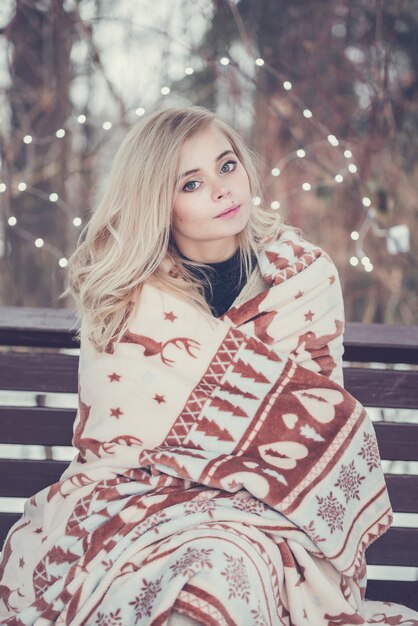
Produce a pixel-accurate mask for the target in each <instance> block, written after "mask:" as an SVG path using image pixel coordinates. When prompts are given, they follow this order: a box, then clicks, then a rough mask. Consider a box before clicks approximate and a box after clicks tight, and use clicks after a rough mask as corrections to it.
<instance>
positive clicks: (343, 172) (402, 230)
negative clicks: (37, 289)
mask: <svg viewBox="0 0 418 626" xmlns="http://www.w3.org/2000/svg"><path fill="white" fill-rule="evenodd" d="M218 62H219V63H220V65H222V66H225V67H226V66H229V65H231V66H233V65H235V62H234V61H233V60H232V59H231V58H230V57H227V56H223V57H221V58H220V59H219V61H218ZM253 62H254V64H255V65H256V66H257V67H258V68H264V69H265V70H267V71H270V72H273V73H274V74H276V76H278V73H277V72H276V70H274V68H271V67H269V66H268V65H267V64H266V63H265V61H264V59H262V58H260V57H257V58H255V59H254V60H253ZM184 73H185V75H189V76H190V75H192V74H193V73H194V69H193V67H192V66H187V67H186V68H185V69H184ZM282 87H283V90H284V91H285V92H287V93H289V94H290V93H291V94H292V100H293V102H294V103H295V104H296V105H297V106H298V107H299V109H300V111H301V114H302V116H303V117H304V118H305V119H307V120H311V121H314V120H315V116H314V113H313V112H312V111H311V109H309V108H308V107H307V106H306V105H305V104H304V103H303V102H302V100H301V99H300V98H299V97H298V96H297V94H295V92H294V89H293V85H292V83H291V82H290V81H289V80H283V81H282ZM171 92H172V89H171V88H170V86H168V85H163V86H162V87H161V88H160V93H161V95H162V96H163V97H165V96H168V95H169V94H170V93H171ZM132 112H134V114H135V115H136V116H137V117H142V116H143V115H145V114H146V109H145V108H144V107H143V106H139V107H137V108H136V109H135V110H134V111H133V109H132V111H128V113H132ZM86 124H89V125H90V126H91V127H94V128H96V129H97V128H101V129H102V130H103V131H105V132H108V131H110V130H111V129H112V128H113V127H114V125H113V123H112V122H111V121H110V120H104V121H103V122H101V123H97V122H95V121H92V120H89V119H88V118H87V116H86V115H85V114H79V115H77V116H71V118H69V119H68V121H67V123H66V124H65V125H64V126H63V127H61V128H58V129H57V130H56V131H55V133H53V134H51V135H49V136H44V137H42V138H38V137H35V136H34V135H33V134H30V133H25V134H24V135H22V137H21V141H22V142H23V143H24V144H25V145H27V146H29V145H31V144H34V145H42V144H45V143H48V142H50V141H51V139H53V138H54V137H55V138H56V139H58V140H61V139H63V138H64V137H65V136H66V135H67V133H70V132H71V131H72V130H74V127H75V126H77V125H79V126H81V125H86ZM316 128H319V129H320V130H321V132H322V133H323V135H324V137H323V138H322V139H320V140H317V141H315V142H312V143H311V144H309V145H306V146H303V147H302V146H301V147H299V148H297V149H295V150H294V151H292V152H290V153H288V154H286V155H285V156H284V157H283V158H282V159H280V160H279V161H278V162H277V163H276V164H275V165H274V167H273V168H272V169H271V172H270V174H271V179H270V181H266V188H267V189H268V187H269V186H270V184H271V183H272V182H273V181H274V179H276V178H277V177H279V176H280V175H281V174H282V173H283V170H284V169H285V168H286V167H287V166H288V165H289V164H290V163H292V161H294V160H297V159H300V160H302V159H306V158H307V155H309V154H310V153H312V152H313V151H314V150H315V151H316V150H318V149H320V148H322V147H324V146H327V147H329V146H331V147H333V148H335V149H336V150H338V152H339V154H340V156H341V157H342V160H343V159H345V163H344V165H343V166H342V167H340V168H339V171H338V172H337V173H335V174H334V175H333V176H332V177H330V178H324V179H322V180H319V181H318V180H317V181H312V180H311V181H309V180H305V181H304V182H303V183H302V184H301V185H299V186H297V187H294V188H291V189H288V190H287V191H286V193H285V194H282V197H281V198H280V199H279V198H275V199H273V200H272V201H271V202H270V208H271V209H272V210H278V209H280V207H281V206H282V202H283V200H284V199H285V198H286V197H287V196H290V195H294V194H296V193H300V192H311V191H314V190H315V189H317V188H319V187H321V186H330V185H339V184H342V183H343V182H345V181H347V177H350V176H356V175H357V176H358V166H357V164H356V163H355V160H354V156H353V151H352V148H351V146H350V145H349V144H348V143H347V142H346V141H342V140H340V139H339V138H337V137H336V136H335V135H334V134H332V133H331V132H329V131H328V129H326V128H325V127H324V126H323V124H322V123H319V122H318V120H316ZM0 174H1V163H0ZM10 187H11V188H10V189H8V186H7V184H6V183H5V182H4V181H1V180H0V194H3V193H5V192H6V191H9V195H10V197H11V198H13V197H14V195H15V194H17V193H19V194H21V193H28V194H32V195H34V196H37V197H38V198H40V199H41V200H45V201H49V202H52V203H56V204H57V205H58V206H59V207H60V208H61V209H62V210H64V211H65V212H66V213H67V214H68V216H69V217H70V218H71V219H72V225H73V226H74V227H75V228H77V229H78V228H80V226H82V223H83V221H82V218H81V217H72V212H71V209H70V207H69V206H68V205H67V204H66V203H65V202H64V201H63V200H62V199H61V198H60V197H59V195H58V193H57V192H51V193H49V194H45V193H44V192H43V191H41V190H39V189H38V188H36V187H34V186H32V185H31V184H30V183H29V182H25V181H24V180H19V182H17V183H13V182H12V183H11V184H10ZM261 202H262V200H261V198H259V197H255V198H253V204H254V205H260V204H261ZM361 207H362V208H363V209H364V219H363V222H362V223H361V224H360V225H359V227H358V230H355V231H353V232H352V233H351V235H350V237H351V240H352V241H353V244H354V254H353V255H352V256H351V257H350V259H349V263H350V265H351V266H352V267H358V268H359V269H361V268H363V270H364V271H365V272H371V271H372V270H373V263H372V262H371V260H370V259H369V257H368V256H367V255H366V253H365V252H364V240H365V237H366V235H367V234H368V233H369V232H370V231H371V232H372V233H373V234H374V235H375V236H378V237H385V238H386V240H387V249H388V252H389V254H398V253H400V252H407V251H409V229H408V226H407V225H406V224H398V225H395V226H392V227H391V228H387V229H382V228H380V227H379V225H378V220H377V213H376V211H375V209H374V208H373V207H372V201H371V199H370V198H369V197H368V196H364V197H363V198H362V199H361ZM7 224H8V226H9V227H10V228H13V229H15V231H16V232H17V233H18V234H19V235H20V236H22V237H23V238H25V239H26V240H30V241H32V243H33V244H34V246H35V247H36V248H38V249H41V248H44V249H46V250H48V251H49V252H50V253H51V254H52V255H53V256H54V257H55V258H56V259H57V261H58V265H59V267H61V268H65V267H66V266H67V263H68V259H67V258H66V257H65V256H64V254H62V253H61V252H60V251H59V250H57V248H56V247H55V246H53V245H52V244H51V243H47V242H45V241H44V239H42V238H41V237H35V238H34V235H31V234H30V233H28V232H27V231H26V230H25V229H23V228H21V227H20V225H19V223H18V219H17V217H16V216H15V215H10V216H9V217H8V220H7Z"/></svg>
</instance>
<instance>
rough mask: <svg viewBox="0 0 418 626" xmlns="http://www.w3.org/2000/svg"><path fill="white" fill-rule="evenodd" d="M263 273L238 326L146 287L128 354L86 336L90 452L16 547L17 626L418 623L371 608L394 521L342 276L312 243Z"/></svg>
mask: <svg viewBox="0 0 418 626" xmlns="http://www.w3.org/2000/svg"><path fill="white" fill-rule="evenodd" d="M259 267H260V270H261V273H262V275H263V277H264V279H265V281H267V284H268V285H269V286H268V288H267V289H266V290H265V291H263V292H262V293H260V294H258V295H256V296H254V297H252V298H250V299H249V300H247V301H245V302H244V303H242V304H240V305H238V306H236V307H235V308H232V309H231V310H230V311H228V312H227V314H225V315H224V316H223V318H222V319H212V320H211V319H208V318H207V317H205V316H204V315H202V314H201V313H199V312H197V311H196V310H195V309H194V308H193V307H192V306H189V305H188V304H186V303H184V302H182V301H180V300H178V299H176V298H175V297H173V296H172V295H170V294H167V293H162V292H161V291H159V290H157V289H156V288H155V287H152V286H149V285H146V286H145V287H144V288H143V290H142V292H141V295H140V298H139V302H138V307H137V309H136V312H135V316H134V318H133V320H132V322H131V324H130V328H129V332H127V333H126V335H125V336H124V337H123V341H122V342H121V343H118V344H110V345H109V346H108V348H107V351H106V352H105V353H101V354H99V353H98V352H96V351H95V349H94V348H93V346H92V344H91V342H90V341H89V339H88V328H86V327H84V328H83V338H82V348H81V356H80V369H79V411H78V415H77V419H76V425H75V432H74V445H75V446H76V448H77V449H78V455H77V457H76V458H75V459H74V461H73V462H72V463H71V465H70V467H69V468H68V470H66V472H65V473H64V475H63V476H62V479H61V480H60V482H58V483H56V484H54V485H52V486H51V487H50V488H48V489H45V490H43V491H41V492H40V493H38V494H36V495H35V496H34V497H33V498H31V500H30V501H28V502H27V504H26V507H25V512H24V515H23V517H22V519H21V520H20V521H19V522H18V523H17V524H16V525H15V526H14V528H13V529H12V530H11V532H10V533H9V536H8V540H7V542H6V544H5V547H4V550H3V556H2V562H1V563H0V616H1V617H2V619H3V620H4V621H1V623H2V624H3V623H5V624H13V625H15V626H22V625H25V626H29V625H35V624H36V625H37V626H47V625H49V624H60V625H67V626H69V625H71V626H81V625H95V626H131V625H138V626H145V625H152V626H164V625H165V624H168V623H169V619H170V615H171V614H172V613H173V612H174V611H176V612H180V613H185V614H187V615H189V616H190V617H193V618H194V619H196V620H197V621H198V622H200V623H202V624H205V625H206V626H276V625H277V626H279V625H286V626H290V625H293V626H344V625H346V624H367V623H369V624H387V625H389V624H392V625H396V624H403V625H409V626H412V625H415V626H416V625H418V615H417V614H416V613H414V612H412V611H409V610H408V609H405V608H404V607H399V606H397V605H387V604H385V605H384V604H383V603H382V604H379V603H370V604H367V603H364V602H363V600H362V596H363V590H364V582H365V560H364V551H365V549H366V547H367V546H368V545H369V544H370V543H371V542H372V541H374V540H375V539H376V538H377V537H378V536H379V535H380V534H381V533H383V532H384V531H385V530H386V529H387V528H388V526H389V524H390V521H391V508H390V503H389V500H388V496H387V492H386V487H385V483H384V479H383V475H382V471H381V467H380V460H379V454H378V448H377V445H376V441H375V436H374V432H373V427H372V425H371V423H370V421H369V419H368V418H367V416H366V414H365V411H364V409H363V408H362V406H361V405H360V404H359V403H358V402H357V401H356V400H355V399H354V398H353V397H352V396H350V395H349V394H348V393H347V392H346V391H345V390H344V389H343V387H342V386H341V383H342V370H341V355H342V332H343V310H342V300H341V292H340V286H339V281H338V276H337V274H336V270H335V267H334V265H333V263H332V262H331V261H330V259H329V257H328V256H327V255H326V254H325V253H324V252H323V251H322V250H320V249H319V248H317V247H315V246H313V245H311V244H309V243H307V242H306V241H303V240H302V239H300V238H299V237H298V236H297V235H296V234H294V233H293V232H290V233H284V234H283V235H282V236H281V237H280V238H279V239H278V240H276V241H274V242H272V243H270V244H268V245H267V246H266V248H265V249H264V251H263V252H262V253H261V255H260V260H259Z"/></svg>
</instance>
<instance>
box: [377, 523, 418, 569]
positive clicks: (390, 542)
mask: <svg viewBox="0 0 418 626" xmlns="http://www.w3.org/2000/svg"><path fill="white" fill-rule="evenodd" d="M366 561H367V563H368V564H369V565H404V566H409V567H418V528H390V529H389V530H388V531H387V532H386V533H385V534H384V535H382V536H381V537H379V539H377V540H376V541H375V542H374V543H372V544H371V545H370V546H369V548H368V549H367V550H366Z"/></svg>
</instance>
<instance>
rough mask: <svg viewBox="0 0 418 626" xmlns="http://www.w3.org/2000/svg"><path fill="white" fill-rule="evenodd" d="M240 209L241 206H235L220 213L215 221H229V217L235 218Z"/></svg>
mask: <svg viewBox="0 0 418 626" xmlns="http://www.w3.org/2000/svg"><path fill="white" fill-rule="evenodd" d="M240 208H241V205H240V204H234V205H233V206H231V207H229V209H225V211H223V212H222V213H219V215H217V216H216V218H215V219H227V218H228V217H233V216H234V215H236V214H237V213H238V211H239V210H240Z"/></svg>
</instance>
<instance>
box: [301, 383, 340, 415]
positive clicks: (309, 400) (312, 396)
mask: <svg viewBox="0 0 418 626" xmlns="http://www.w3.org/2000/svg"><path fill="white" fill-rule="evenodd" d="M292 393H293V395H294V396H296V398H297V399H298V400H299V402H300V403H301V404H302V406H303V407H304V408H305V409H306V410H307V411H308V413H309V414H310V415H312V417H313V418H315V419H316V420H317V422H320V423H321V424H327V423H328V422H331V421H332V420H333V419H334V417H335V407H336V406H337V404H340V403H341V402H342V401H343V400H344V396H343V394H342V393H341V391H338V390H337V389H325V388H324V389H322V388H320V387H314V388H312V389H302V390H299V391H293V392H292Z"/></svg>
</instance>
